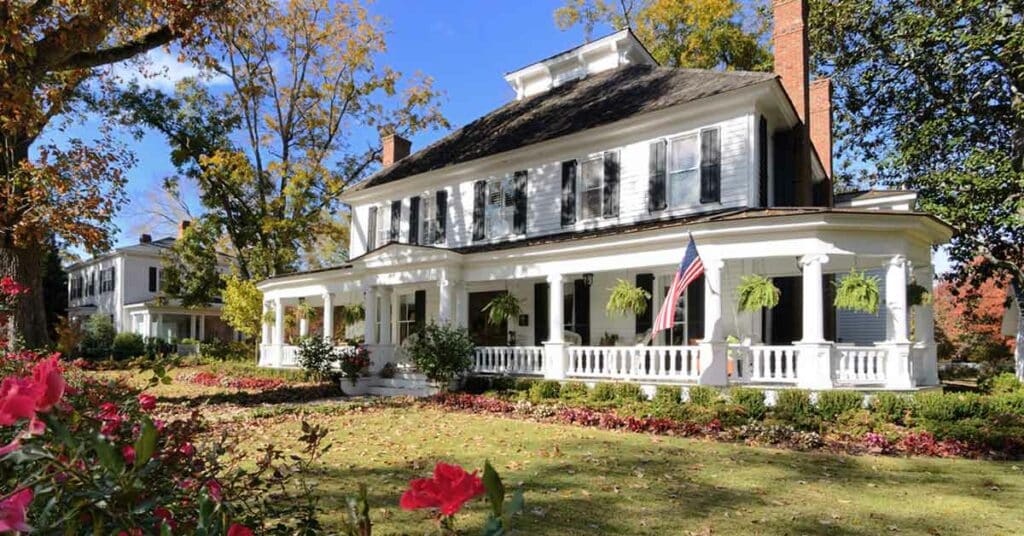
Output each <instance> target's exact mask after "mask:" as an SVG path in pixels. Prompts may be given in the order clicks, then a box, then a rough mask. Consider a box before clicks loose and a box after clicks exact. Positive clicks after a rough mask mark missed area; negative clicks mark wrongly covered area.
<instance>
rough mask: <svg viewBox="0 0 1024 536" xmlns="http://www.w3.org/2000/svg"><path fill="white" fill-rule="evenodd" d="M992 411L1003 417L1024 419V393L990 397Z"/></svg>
mask: <svg viewBox="0 0 1024 536" xmlns="http://www.w3.org/2000/svg"><path fill="white" fill-rule="evenodd" d="M990 403H991V408H992V411H994V412H995V413H997V414H1002V415H1016V416H1018V417H1024V391H1018V392H1015V393H1005V394H1001V395H993V396H991V397H990Z"/></svg>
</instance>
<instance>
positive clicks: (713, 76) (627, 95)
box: [350, 65, 777, 191]
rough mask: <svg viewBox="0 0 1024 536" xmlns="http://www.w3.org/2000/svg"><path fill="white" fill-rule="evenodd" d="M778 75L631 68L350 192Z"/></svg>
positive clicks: (568, 89) (498, 113) (520, 103)
mask: <svg viewBox="0 0 1024 536" xmlns="http://www.w3.org/2000/svg"><path fill="white" fill-rule="evenodd" d="M775 78H777V76H776V75H775V74H773V73H755V72H746V71H729V72H721V71H709V70H703V69H676V68H670V67H653V66H649V65H629V66H625V67H620V68H617V69H612V70H609V71H605V72H603V73H599V74H595V75H592V76H589V77H587V78H583V79H581V80H576V81H573V82H568V83H565V84H563V85H561V86H558V87H555V88H552V89H551V90H549V91H546V92H544V93H541V94H539V95H534V96H532V97H528V98H525V99H523V100H517V101H512V102H510V103H508V104H506V105H504V106H502V107H500V108H498V109H496V110H494V111H493V112H491V113H489V114H487V115H485V116H483V117H481V118H479V119H477V120H475V121H473V122H472V123H469V124H468V125H466V126H464V127H462V128H460V129H458V130H456V131H455V132H452V133H451V134H449V135H447V136H445V137H444V138H441V139H440V140H438V141H437V142H435V143H433V144H431V145H429V146H427V147H426V148H424V149H423V150H421V151H418V152H416V153H414V154H412V155H409V156H407V157H405V158H403V159H401V160H399V161H398V162H395V163H394V164H392V165H391V166H389V167H387V168H384V169H382V170H380V171H378V172H377V173H375V174H373V175H371V176H370V177H368V178H367V179H366V180H365V181H363V182H361V183H359V184H357V185H355V186H353V187H352V188H351V189H350V191H356V190H362V189H365V188H369V187H372V186H379V185H381V184H387V183H389V182H393V181H396V180H399V179H403V178H406V177H410V176H412V175H417V174H420V173H425V172H427V171H433V170H435V169H441V168H444V167H447V166H451V165H455V164H460V163H463V162H469V161H471V160H476V159H478V158H483V157H486V156H490V155H494V154H498V153H503V152H505V151H510V150H512V149H518V148H520V147H525V146H527V145H532V144H534V143H540V142H543V141H547V140H551V139H554V138H558V137H560V136H566V135H568V134H573V133H576V132H580V131H582V130H586V129H589V128H594V127H598V126H602V125H607V124H610V123H613V122H615V121H619V120H622V119H626V118H628V117H630V116H633V115H636V114H641V113H645V112H653V111H656V110H661V109H664V108H668V107H670V106H675V105H678V104H683V103H686V102H691V101H695V100H697V99H701V98H704V97H709V96H712V95H717V94H720V93H725V92H728V91H734V90H737V89H740V88H744V87H747V86H751V85H754V84H758V83H761V82H765V81H768V80H772V79H775Z"/></svg>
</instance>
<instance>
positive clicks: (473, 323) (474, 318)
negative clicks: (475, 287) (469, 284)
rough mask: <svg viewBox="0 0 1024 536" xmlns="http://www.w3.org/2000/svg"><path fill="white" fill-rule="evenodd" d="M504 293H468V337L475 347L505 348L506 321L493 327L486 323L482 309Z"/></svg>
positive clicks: (485, 314) (506, 336) (485, 315)
mask: <svg viewBox="0 0 1024 536" xmlns="http://www.w3.org/2000/svg"><path fill="white" fill-rule="evenodd" d="M504 293H505V292H504V291H491V292H470V293H469V336H470V338H471V339H473V344H476V345H477V346H505V345H506V344H508V321H506V320H502V321H501V324H498V325H494V324H491V323H490V322H488V321H487V311H484V307H485V306H486V305H487V304H488V303H490V301H491V300H493V299H494V298H495V297H497V296H500V295H502V294H504Z"/></svg>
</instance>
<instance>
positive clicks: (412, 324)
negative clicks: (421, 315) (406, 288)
mask: <svg viewBox="0 0 1024 536" xmlns="http://www.w3.org/2000/svg"><path fill="white" fill-rule="evenodd" d="M403 308H406V311H403ZM403 312H407V313H408V314H403ZM397 319H398V322H397V324H398V326H397V327H398V344H402V343H403V342H405V339H407V338H409V335H411V334H412V333H413V331H414V330H415V329H416V293H415V292H410V293H408V294H399V295H398V311H397Z"/></svg>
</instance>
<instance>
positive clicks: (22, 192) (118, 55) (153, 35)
mask: <svg viewBox="0 0 1024 536" xmlns="http://www.w3.org/2000/svg"><path fill="white" fill-rule="evenodd" d="M222 7H223V2H207V1H198V0H196V1H187V0H186V1H180V2H178V1H176V2H165V1H156V0H120V1H113V0H74V1H71V0H35V1H28V0H7V1H4V2H0V275H12V276H13V277H15V279H17V280H18V281H20V282H22V283H23V284H25V285H27V286H29V287H30V289H31V291H32V292H31V294H30V295H29V296H28V297H26V298H25V299H23V300H20V301H19V304H18V310H17V312H16V314H15V315H14V320H15V325H16V326H17V328H18V330H19V332H20V333H21V334H22V336H23V337H24V339H25V342H26V343H27V344H29V345H32V346H36V345H42V344H45V343H46V342H48V339H49V337H48V336H47V332H46V322H45V315H44V307H43V292H42V291H41V285H42V281H41V278H40V273H41V271H40V270H39V267H40V263H41V255H42V253H43V251H44V250H45V248H43V247H41V245H42V244H43V243H44V241H45V239H46V238H47V236H49V234H50V233H53V234H56V235H57V236H58V237H59V238H60V239H61V240H62V241H63V242H64V243H65V244H69V245H81V246H84V247H86V248H87V249H92V250H96V249H102V248H105V247H106V246H108V245H109V244H110V240H109V238H110V234H111V231H112V223H111V217H112V215H113V213H114V211H115V210H116V209H117V207H118V205H119V204H120V203H121V202H122V201H123V198H124V189H123V187H124V177H123V175H122V170H123V169H124V168H125V167H126V166H127V165H130V164H131V162H132V159H131V156H130V154H128V153H127V152H126V151H125V150H124V148H123V146H120V145H118V144H117V143H114V140H113V139H112V138H111V137H110V136H109V133H105V134H104V135H101V136H100V139H99V140H98V141H96V142H94V143H93V144H90V143H87V142H85V141H82V140H78V139H71V140H67V141H66V142H64V143H62V144H60V145H57V144H47V145H45V146H42V147H36V146H35V145H36V142H37V140H39V139H40V136H41V135H43V133H44V132H45V131H46V128H47V126H48V125H50V123H51V122H53V121H54V120H55V118H58V117H60V116H63V115H67V114H69V113H71V112H73V111H74V105H75V103H76V102H79V101H80V99H81V97H83V95H84V94H86V93H87V92H88V91H89V90H90V88H91V87H94V86H92V85H91V84H93V82H92V80H94V79H95V77H96V75H97V73H98V72H99V71H100V70H101V69H102V68H103V67H104V66H109V65H111V64H113V63H116V62H120V61H124V60H127V59H130V58H133V57H136V56H138V55H140V54H143V53H144V52H146V51H148V50H151V49H153V48H156V47H159V46H162V45H165V44H167V43H170V42H171V41H173V40H175V39H178V38H184V39H186V40H188V41H189V42H192V41H194V40H201V39H202V35H201V32H198V31H196V29H197V28H199V27H201V26H197V25H196V23H197V21H199V20H200V19H202V18H204V17H206V16H208V15H210V14H211V13H215V12H218V11H219V10H220V9H221V8H222ZM33 152H34V153H35V155H36V156H35V157H34V158H33V157H32V156H31V155H32V154H33Z"/></svg>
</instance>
